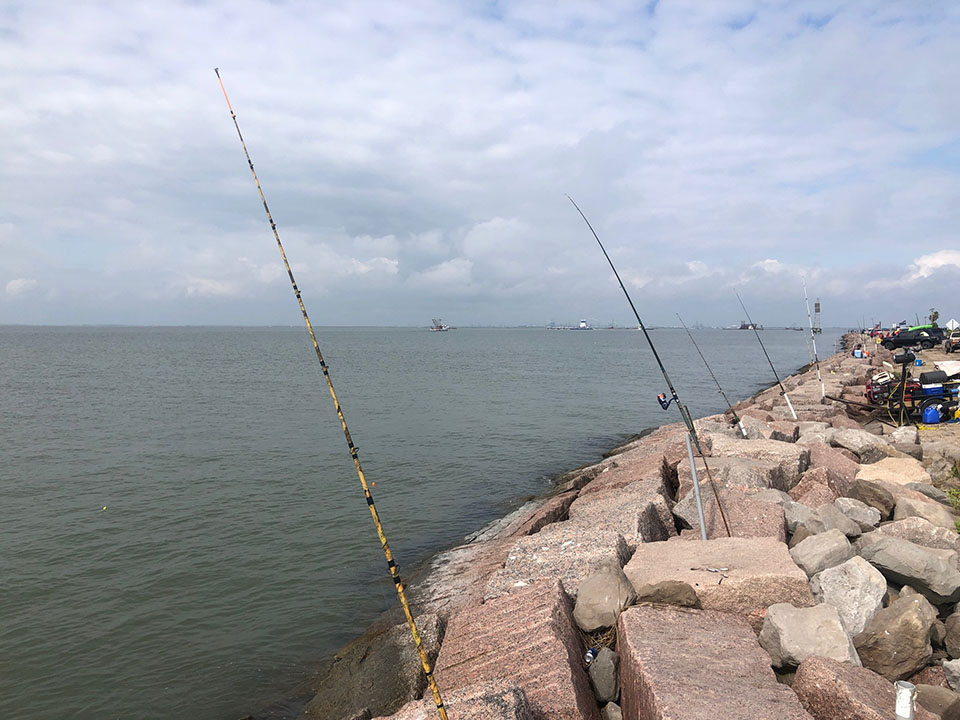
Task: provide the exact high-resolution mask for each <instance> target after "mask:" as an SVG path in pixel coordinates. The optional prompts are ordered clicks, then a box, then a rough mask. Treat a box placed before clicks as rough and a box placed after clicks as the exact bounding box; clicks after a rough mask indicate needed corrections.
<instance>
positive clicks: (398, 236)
mask: <svg viewBox="0 0 960 720" xmlns="http://www.w3.org/2000/svg"><path fill="white" fill-rule="evenodd" d="M957 37H960V6H958V5H956V4H955V3H952V2H947V1H946V0H944V2H917V1H916V0H910V1H908V2H882V1H878V2H860V1H857V2H820V1H819V0H812V1H811V2H787V1H776V2H772V1H771V2H767V1H756V0H753V1H751V0H729V1H724V2H703V1H702V0H660V1H659V2H656V1H654V2H646V3H641V2H583V3H573V2H545V1H540V0H525V1H523V2H448V1H443V2H429V1H420V0H410V1H409V2H401V3H397V2H368V1H366V0H351V1H350V2H299V1H292V0H291V1H288V2H287V1H282V0H278V1H275V2H261V1H256V0H229V2H227V1H222V2H221V1H220V0H211V1H209V2H205V1H202V0H195V1H191V2H178V1H176V0H152V1H151V2H139V1H137V0H125V1H122V2H102V1H97V0H88V1H85V2H82V3H78V2H67V1H66V0H64V1H62V2H50V1H48V0H30V2H20V1H19V0H6V1H5V2H3V3H2V4H0V92H2V97H3V102H2V103H0V128H2V129H3V133H2V136H0V167H2V170H0V191H2V195H0V197H2V201H0V323H2V324H20V323H25V324H55V325H66V324H133V325H157V324H162V325H293V324H297V323H300V322H302V321H301V319H300V314H299V309H298V307H297V304H296V300H295V298H294V297H293V292H292V290H291V288H290V283H289V280H288V278H287V276H286V273H285V271H284V269H283V266H282V263H281V259H280V254H279V252H278V249H277V246H276V243H275V241H274V239H273V235H272V233H271V230H270V227H269V225H268V223H267V220H266V216H265V214H264V212H263V207H262V205H261V203H260V200H259V196H258V195H257V191H256V187H255V185H254V183H253V179H252V176H251V174H250V171H249V168H248V167H247V164H246V160H245V158H244V156H243V150H242V148H241V146H240V142H239V139H238V137H237V134H236V130H235V128H234V126H233V122H232V120H231V118H230V113H229V111H228V109H227V105H226V102H225V101H224V97H223V94H222V93H221V90H220V87H219V85H218V83H217V78H216V75H215V74H214V68H215V67H219V68H220V73H221V76H222V78H223V81H224V84H225V86H226V90H227V92H228V93H229V97H230V101H231V103H232V105H233V108H234V110H235V111H236V114H237V120H238V122H239V124H240V129H241V131H242V132H243V136H244V139H245V140H246V143H247V148H248V150H249V151H250V154H251V157H252V159H253V162H254V165H255V167H256V170H257V173H258V175H259V178H260V182H261V184H262V186H263V189H264V192H265V194H266V198H267V201H268V203H269V205H270V209H271V211H272V213H273V217H274V219H275V220H276V222H277V227H278V230H279V232H280V237H281V240H282V241H283V243H284V247H285V249H286V253H287V256H288V257H289V259H290V261H291V264H292V267H293V272H294V274H295V276H296V279H297V283H298V285H299V287H300V289H301V291H302V293H303V298H304V302H305V303H306V306H307V309H308V311H309V313H310V316H311V320H312V322H313V323H314V324H315V325H318V326H324V325H391V326H392V325H401V326H402V325H413V326H417V325H420V326H422V325H428V324H429V322H430V319H431V318H434V317H441V318H443V319H444V321H445V322H447V323H449V324H451V325H458V326H469V325H474V324H479V325H518V324H529V325H545V324H547V323H550V322H556V323H558V324H567V323H576V322H577V321H578V320H580V319H587V320H589V321H590V322H591V323H593V324H609V323H610V322H615V323H616V324H618V325H620V324H623V325H628V324H631V323H633V322H635V321H634V320H633V318H632V315H631V312H630V309H629V306H628V305H627V303H626V301H625V299H624V298H623V296H622V294H621V291H620V288H619V286H618V285H617V284H616V280H615V279H614V277H613V274H612V273H611V271H610V269H609V267H608V266H607V265H606V261H605V260H604V258H603V255H602V254H601V253H600V250H599V248H598V247H597V245H596V243H595V241H594V240H593V237H592V236H591V235H590V233H589V230H588V229H587V227H586V225H585V224H584V223H583V221H582V219H581V218H580V216H579V215H578V214H577V212H576V210H575V209H574V208H573V206H572V205H571V204H570V202H569V201H568V199H567V198H566V197H565V194H569V195H570V196H571V197H572V198H573V199H574V200H576V202H577V204H578V205H579V206H580V207H581V208H582V209H583V211H584V212H585V213H586V215H587V217H588V218H589V219H590V221H591V223H592V224H593V226H594V228H595V229H596V231H597V232H598V234H599V235H600V238H601V239H602V240H603V241H604V243H605V244H606V246H607V249H608V251H609V252H610V255H611V257H612V258H613V260H614V262H615V263H616V264H617V266H618V269H619V270H620V273H621V275H622V276H623V279H624V282H625V283H626V285H627V288H628V290H629V291H630V294H631V296H632V298H633V300H634V303H635V304H636V305H637V308H638V310H639V311H640V314H641V316H642V317H643V319H644V321H645V322H646V323H647V324H651V325H656V324H667V325H669V324H676V315H675V313H681V314H682V315H683V316H684V319H685V320H686V321H687V322H688V323H697V322H700V323H704V324H707V325H718V326H723V325H729V324H734V323H739V321H740V320H741V319H743V317H744V315H743V312H742V310H741V309H740V306H739V304H738V302H737V299H736V294H735V293H736V292H739V293H740V294H741V295H742V297H743V299H744V301H745V302H746V304H747V308H748V310H750V314H751V316H752V318H753V319H754V320H755V321H756V322H759V323H763V324H765V325H768V326H773V325H795V324H796V325H799V324H806V310H805V307H804V303H803V286H802V283H803V282H804V281H805V282H806V285H807V288H808V291H809V294H810V299H811V303H812V302H813V300H814V298H817V297H819V298H820V300H821V302H822V304H823V316H822V321H823V324H824V325H826V326H842V327H852V326H854V325H856V324H858V323H859V322H860V321H861V319H863V320H865V321H866V322H868V323H870V322H872V321H874V320H878V321H879V320H883V321H884V322H886V323H889V322H891V321H893V322H895V321H899V320H901V319H909V320H911V321H913V320H914V318H915V317H916V316H918V315H919V316H920V317H922V316H923V315H924V314H926V313H928V312H929V310H930V308H933V307H936V308H937V309H938V310H939V311H940V313H941V319H942V320H945V319H948V318H949V317H951V316H956V317H958V318H960V292H958V288H960V230H958V228H960V222H958V221H960V86H958V85H960V80H958V75H957V73H956V68H957V67H960V43H958V42H957V41H956V38H957Z"/></svg>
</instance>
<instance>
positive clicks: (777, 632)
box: [759, 603, 860, 668]
mask: <svg viewBox="0 0 960 720" xmlns="http://www.w3.org/2000/svg"><path fill="white" fill-rule="evenodd" d="M759 640H760V646H761V647H762V648H763V649H764V650H766V651H767V653H768V654H769V655H770V658H771V660H772V664H773V666H774V667H777V668H785V667H796V666H797V665H799V664H800V663H801V662H802V661H804V660H806V659H807V658H808V657H810V656H811V655H819V656H821V657H828V658H832V659H834V660H838V661H840V662H849V663H852V664H854V665H859V664H860V659H859V658H858V657H857V652H856V650H854V648H853V643H852V642H851V641H850V636H849V635H847V632H846V630H845V629H844V626H843V622H842V621H841V620H840V614H839V613H838V612H837V608H835V607H833V606H832V605H825V604H821V605H816V606H814V607H807V608H795V607H793V605H789V604H787V603H779V604H777V605H771V606H770V607H769V608H768V609H767V616H766V617H765V618H764V620H763V628H762V629H761V630H760V637H759Z"/></svg>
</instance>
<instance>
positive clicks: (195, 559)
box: [0, 327, 836, 720]
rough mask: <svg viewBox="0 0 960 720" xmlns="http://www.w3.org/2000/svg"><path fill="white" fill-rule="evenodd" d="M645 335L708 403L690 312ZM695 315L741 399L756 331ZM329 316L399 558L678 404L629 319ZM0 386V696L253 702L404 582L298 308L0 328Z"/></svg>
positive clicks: (292, 679)
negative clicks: (423, 323)
mask: <svg viewBox="0 0 960 720" xmlns="http://www.w3.org/2000/svg"><path fill="white" fill-rule="evenodd" d="M651 334H652V336H653V338H654V342H655V343H656V344H657V346H658V350H659V351H660V353H661V356H662V357H663V360H664V362H665V364H666V365H667V367H668V370H669V372H670V375H671V378H672V379H673V381H674V383H675V384H676V386H677V390H678V392H679V393H680V397H681V399H683V400H684V401H685V402H687V403H688V404H689V406H690V408H691V410H692V411H693V413H694V414H695V415H704V414H709V413H714V412H719V411H721V410H723V409H724V408H725V405H724V403H723V399H722V398H721V397H720V395H719V394H718V392H717V390H716V386H715V385H714V384H713V381H712V380H711V379H710V376H709V374H708V373H707V370H706V369H705V368H704V366H703V364H702V362H701V360H700V358H699V356H698V355H697V354H696V351H695V350H694V348H693V346H692V345H691V343H690V340H689V338H688V337H687V336H686V333H684V331H683V330H675V329H663V330H654V331H652V333H651ZM694 334H695V337H696V338H697V341H698V343H699V344H700V346H701V348H702V350H703V352H704V354H705V355H706V357H707V359H708V361H709V362H710V363H711V366H712V368H713V370H714V372H715V373H716V375H717V377H718V379H719V380H720V383H721V384H722V385H723V387H724V390H725V391H726V392H727V395H728V396H729V397H730V398H731V400H732V401H733V402H736V401H737V400H739V399H742V398H744V397H746V396H749V395H751V394H753V393H754V392H756V391H758V390H760V389H762V388H764V387H767V386H769V385H771V384H772V383H773V382H774V378H773V374H772V372H771V370H770V367H769V365H768V364H767V361H766V359H765V358H764V356H763V353H762V351H761V349H760V347H759V345H758V343H757V340H756V337H755V336H754V334H753V333H752V332H742V331H723V330H695V331H694ZM761 334H762V337H763V340H764V343H765V344H766V346H767V350H768V352H769V353H770V356H771V358H772V359H773V362H774V364H775V365H776V366H777V369H778V370H779V371H780V373H781V374H782V375H787V374H789V373H790V372H792V371H793V370H795V369H796V368H797V367H798V366H800V365H803V364H805V363H806V362H808V360H809V355H808V347H807V345H806V343H805V340H804V338H805V337H806V335H807V334H806V333H800V332H791V331H786V330H765V331H763V332H762V333H761ZM318 336H319V339H320V343H321V347H322V348H323V350H324V353H325V356H326V359H327V361H328V363H329V366H330V370H331V374H332V377H333V379H334V383H335V386H336V389H337V393H338V395H339V398H340V402H341V405H342V407H343V410H344V412H345V414H346V417H347V421H348V423H349V425H350V429H351V431H352V433H353V438H354V442H355V443H356V444H357V446H358V447H359V451H360V458H361V460H362V462H363V464H364V469H365V471H366V473H367V476H368V479H369V480H370V481H371V482H373V483H375V486H374V488H373V493H374V497H375V498H376V501H377V507H378V510H379V512H380V515H381V518H382V521H383V525H384V528H385V530H386V533H387V537H388V539H389V541H390V544H391V547H392V549H393V551H394V554H395V556H396V558H397V561H398V563H399V564H400V566H401V570H402V572H404V573H405V574H406V573H408V572H409V571H410V569H412V568H413V567H415V566H416V565H417V564H418V563H421V562H423V561H424V560H425V559H426V558H427V557H429V555H430V554H432V553H433V552H435V551H437V550H439V549H442V548H444V547H449V546H450V545H452V544H455V543H457V542H458V541H460V540H461V539H462V538H463V537H464V536H465V535H467V534H469V533H471V532H473V531H475V530H477V529H478V528H480V527H481V526H483V525H484V524H485V523H487V522H489V521H490V520H491V519H493V518H495V517H498V516H500V515H502V514H505V513H506V512H509V511H510V510H512V509H514V508H515V507H517V506H518V505H519V504H520V503H521V502H522V501H523V500H524V499H525V498H527V497H529V496H530V495H534V494H538V493H541V492H544V491H545V490H547V489H548V488H549V478H550V476H552V475H554V474H556V473H559V472H562V471H564V470H566V469H568V468H570V467H573V466H576V465H579V464H582V463H585V462H589V461H593V460H596V459H598V458H599V456H600V454H601V453H602V452H603V451H604V450H606V449H608V448H610V447H611V446H613V445H616V444H617V443H619V442H621V441H622V440H624V439H625V438H626V437H628V436H629V435H630V434H633V433H637V432H639V431H641V430H642V429H644V428H646V427H650V426H653V425H658V424H662V423H666V422H677V421H678V420H679V415H678V413H677V412H676V410H675V408H674V407H671V408H670V409H669V410H667V411H663V410H661V408H660V406H659V405H658V403H657V400H656V396H657V395H658V394H659V393H660V392H666V391H667V388H666V387H665V385H664V382H663V379H662V377H661V375H660V372H659V369H658V368H657V366H656V364H655V362H654V359H653V356H652V354H651V353H650V350H649V348H648V347H647V345H646V343H645V342H644V339H643V336H642V334H641V333H640V332H638V331H636V330H592V331H548V330H545V329H458V330H452V331H449V332H444V333H438V332H429V331H428V330H426V329H425V328H424V329H414V328H409V329H384V328H335V329H334V328H330V329H327V328H321V329H319V330H318ZM835 338H836V333H831V332H830V331H827V332H825V334H824V335H822V336H819V338H818V339H819V342H820V348H821V355H828V354H829V350H831V349H832V347H833V343H834V340H835ZM0 403H2V405H0V407H2V412H0V451H2V461H0V501H2V502H0V715H2V716H3V717H11V718H14V717H15V718H53V717H58V718H97V719H101V718H173V717H177V718H192V719H197V720H206V719H220V718H223V719H225V720H232V719H233V718H237V717H240V716H242V715H246V714H248V713H254V714H256V713H257V711H258V710H260V709H262V708H264V707H267V706H270V705H273V706H274V707H277V706H276V704H275V703H274V701H276V700H277V699H279V698H283V697H285V696H286V695H288V694H289V693H290V691H291V688H292V687H293V686H294V685H295V684H296V683H297V681H298V680H299V679H300V678H302V677H303V675H304V673H305V672H307V671H308V670H309V669H310V667H311V664H312V663H314V662H315V661H317V660H319V659H320V658H322V657H324V656H326V655H329V654H330V653H332V652H334V651H335V650H336V649H337V648H338V647H340V646H341V645H342V644H344V643H345V642H347V641H348V640H350V639H351V638H352V637H355V636H356V635H358V634H359V633H360V632H362V630H363V627H364V626H365V624H366V623H368V622H369V621H370V620H372V619H373V618H374V617H375V616H376V615H377V614H378V613H379V612H380V611H382V610H384V609H385V608H388V607H390V606H391V605H392V604H394V603H395V602H396V594H395V592H394V589H393V584H392V582H390V580H389V577H388V575H387V571H386V566H385V562H384V558H383V554H382V551H381V549H380V545H379V542H378V540H377V536H376V534H375V531H374V528H373V524H372V522H371V519H370V515H369V512H368V510H367V506H366V503H365V502H364V499H363V495H362V492H361V489H360V485H359V482H358V480H357V477H356V473H355V472H354V469H353V466H352V462H351V460H350V458H349V456H348V454H347V451H346V445H345V443H344V440H343V436H342V434H341V431H340V426H339V423H338V421H337V418H336V415H335V412H334V409H333V406H332V403H331V401H330V397H329V393H328V391H327V388H326V385H325V384H324V382H323V376H322V374H321V373H320V371H319V368H318V363H317V361H316V357H315V356H314V351H313V347H312V345H311V344H310V341H309V339H308V337H307V335H306V331H305V330H304V329H302V328H117V327H76V328H52V327H2V328H0ZM281 706H282V703H281ZM278 712H279V711H278ZM279 714H280V715H282V712H281V713H279ZM272 716H273V715H272Z"/></svg>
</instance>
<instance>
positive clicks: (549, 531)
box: [484, 522, 630, 600]
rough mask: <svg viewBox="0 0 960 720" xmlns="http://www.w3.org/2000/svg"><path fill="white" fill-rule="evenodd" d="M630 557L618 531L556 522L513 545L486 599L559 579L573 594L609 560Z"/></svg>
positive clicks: (493, 577) (622, 561)
mask: <svg viewBox="0 0 960 720" xmlns="http://www.w3.org/2000/svg"><path fill="white" fill-rule="evenodd" d="M629 556H630V553H629V550H628V547H627V543H626V541H625V540H624V539H623V536H622V535H621V534H620V533H618V532H611V531H609V530H605V529H595V528H585V527H581V526H578V525H576V524H571V523H570V522H561V523H554V524H552V525H548V526H547V527H545V528H544V529H543V530H541V531H540V532H538V533H537V534H536V535H530V536H529V537H524V538H520V539H519V540H518V541H517V542H516V544H514V545H513V547H512V548H511V549H510V551H509V554H508V555H507V558H506V561H505V562H504V566H503V568H501V569H500V570H497V571H496V572H494V573H493V575H492V576H491V577H490V579H489V581H488V582H487V586H486V589H485V592H484V600H489V599H492V598H495V597H500V596H501V595H505V594H507V593H508V592H512V591H514V590H517V589H521V588H524V587H526V586H528V585H530V584H532V583H534V582H537V581H539V580H544V579H555V578H559V579H560V580H561V581H562V582H563V587H564V589H565V590H566V591H567V592H568V593H569V594H570V595H576V593H577V591H578V589H579V587H580V582H581V580H583V579H585V578H587V577H589V576H590V575H592V574H593V573H594V572H596V571H597V570H599V569H600V567H601V565H603V564H604V563H605V562H610V561H615V562H619V563H620V564H623V563H624V562H626V559H627V558H628V557H629Z"/></svg>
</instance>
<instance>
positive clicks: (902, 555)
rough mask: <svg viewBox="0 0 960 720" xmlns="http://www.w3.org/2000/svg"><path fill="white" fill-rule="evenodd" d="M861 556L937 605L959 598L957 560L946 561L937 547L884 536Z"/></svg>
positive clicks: (867, 547) (890, 578)
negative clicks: (933, 547)
mask: <svg viewBox="0 0 960 720" xmlns="http://www.w3.org/2000/svg"><path fill="white" fill-rule="evenodd" d="M872 534H874V535H876V534H878V533H872ZM860 556H861V557H863V558H864V559H865V560H867V561H868V562H869V563H870V564H871V565H873V566H874V567H875V568H877V569H878V570H879V571H880V572H881V573H883V576H884V577H885V578H887V579H888V580H891V581H893V582H895V583H898V584H901V585H910V586H911V587H914V588H916V589H917V590H919V591H920V592H922V593H923V594H924V595H925V596H926V597H927V599H929V600H930V601H931V602H933V603H934V604H936V605H943V604H946V603H951V602H957V600H960V571H958V570H957V566H956V562H955V561H954V562H953V563H950V562H947V560H945V559H944V558H943V556H942V555H940V554H938V551H936V550H932V549H930V548H925V547H921V546H920V545H916V544H914V543H912V542H909V541H907V540H901V539H900V538H895V537H889V536H881V537H878V538H876V539H875V540H874V542H872V543H870V544H869V545H866V546H864V547H863V548H861V550H860Z"/></svg>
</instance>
